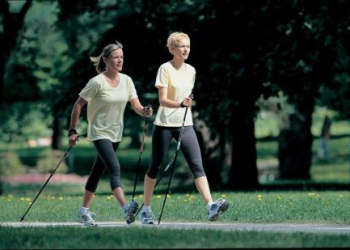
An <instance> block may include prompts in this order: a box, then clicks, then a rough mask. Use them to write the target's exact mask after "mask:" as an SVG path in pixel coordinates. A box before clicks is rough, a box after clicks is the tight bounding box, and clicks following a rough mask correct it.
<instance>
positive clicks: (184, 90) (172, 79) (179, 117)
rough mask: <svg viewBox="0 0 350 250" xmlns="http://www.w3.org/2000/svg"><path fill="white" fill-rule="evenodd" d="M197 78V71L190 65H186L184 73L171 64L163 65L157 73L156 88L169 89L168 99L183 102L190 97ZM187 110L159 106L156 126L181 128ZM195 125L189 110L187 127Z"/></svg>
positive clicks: (186, 121)
mask: <svg viewBox="0 0 350 250" xmlns="http://www.w3.org/2000/svg"><path fill="white" fill-rule="evenodd" d="M195 78H196V70H195V68H194V67H192V66H191V65H189V64H185V70H184V71H178V70H176V69H175V68H174V67H173V65H172V64H171V62H166V63H163V64H162V65H161V66H160V67H159V69H158V73H157V78H156V83H155V86H156V88H159V87H165V88H168V96H167V98H168V99H170V100H173V101H176V102H181V101H182V100H183V99H184V98H185V97H188V96H190V94H191V93H192V89H193V86H194V82H195ZM185 111H186V109H185V108H166V107H163V106H159V108H158V110H157V115H156V118H155V121H154V124H155V125H158V126H164V127H181V126H182V123H183V119H184V116H185ZM189 125H193V120H192V112H191V109H190V108H189V109H188V110H187V114H186V120H185V126H189Z"/></svg>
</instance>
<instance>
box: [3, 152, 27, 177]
mask: <svg viewBox="0 0 350 250" xmlns="http://www.w3.org/2000/svg"><path fill="white" fill-rule="evenodd" d="M0 156H1V157H0V176H10V175H15V174H23V173H26V172H27V168H26V166H25V165H24V164H22V162H21V160H20V159H19V157H18V155H17V154H16V153H15V152H14V151H6V152H3V153H0Z"/></svg>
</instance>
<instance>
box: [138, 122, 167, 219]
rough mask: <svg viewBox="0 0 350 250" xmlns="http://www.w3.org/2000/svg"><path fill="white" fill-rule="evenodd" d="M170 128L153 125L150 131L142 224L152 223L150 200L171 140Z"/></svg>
mask: <svg viewBox="0 0 350 250" xmlns="http://www.w3.org/2000/svg"><path fill="white" fill-rule="evenodd" d="M171 131H172V129H169V128H163V127H158V126H154V128H153V132H152V160H151V164H150V166H149V168H148V171H147V173H146V175H145V178H144V189H143V194H144V206H143V208H142V211H141V213H140V216H139V218H140V221H141V223H142V224H153V214H152V211H151V200H152V196H153V192H154V188H155V185H156V182H157V181H156V178H157V173H158V170H159V166H160V164H161V163H162V161H163V159H164V156H165V155H166V153H167V151H168V149H169V145H170V142H171V140H172V132H171Z"/></svg>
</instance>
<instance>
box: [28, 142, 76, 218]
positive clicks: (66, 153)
mask: <svg viewBox="0 0 350 250" xmlns="http://www.w3.org/2000/svg"><path fill="white" fill-rule="evenodd" d="M77 140H78V138H77ZM72 147H73V146H69V148H68V150H67V151H66V152H65V153H64V155H63V157H62V158H61V160H60V161H59V163H58V164H57V166H56V167H55V169H54V170H53V171H52V173H51V175H50V176H49V178H48V179H47V180H46V182H45V184H44V185H43V186H42V188H41V189H40V191H39V193H38V194H37V195H36V197H35V198H34V200H33V202H32V203H31V204H30V206H29V207H28V209H27V211H26V212H25V213H24V215H23V216H22V218H21V221H23V220H24V217H25V216H26V214H27V213H28V211H29V209H30V208H31V207H32V206H33V205H34V202H35V201H36V199H37V198H38V197H39V195H40V194H41V192H42V191H43V190H44V188H45V186H46V184H47V183H48V182H49V180H50V179H51V177H52V176H53V175H54V173H55V172H56V170H57V168H58V167H59V165H60V164H61V162H62V161H63V160H64V159H65V158H66V157H67V155H68V153H69V151H70V150H71V149H72Z"/></svg>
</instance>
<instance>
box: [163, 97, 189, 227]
mask: <svg viewBox="0 0 350 250" xmlns="http://www.w3.org/2000/svg"><path fill="white" fill-rule="evenodd" d="M190 98H192V99H193V94H191V95H190ZM187 110H188V107H186V110H185V115H184V119H183V121H182V126H181V131H180V135H179V139H178V141H177V148H176V152H175V156H174V157H173V159H172V160H173V161H170V162H169V164H168V166H167V168H168V167H170V166H171V172H170V176H169V182H168V187H167V190H166V193H165V197H164V201H163V206H162V210H161V212H160V215H159V218H158V225H159V224H160V221H161V218H162V214H163V210H164V206H165V202H166V199H167V196H168V193H169V189H170V183H171V178H172V176H173V173H174V168H175V163H176V159H177V155H178V153H179V150H180V146H181V140H182V136H183V133H184V130H185V120H186V115H187Z"/></svg>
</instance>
